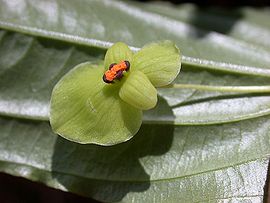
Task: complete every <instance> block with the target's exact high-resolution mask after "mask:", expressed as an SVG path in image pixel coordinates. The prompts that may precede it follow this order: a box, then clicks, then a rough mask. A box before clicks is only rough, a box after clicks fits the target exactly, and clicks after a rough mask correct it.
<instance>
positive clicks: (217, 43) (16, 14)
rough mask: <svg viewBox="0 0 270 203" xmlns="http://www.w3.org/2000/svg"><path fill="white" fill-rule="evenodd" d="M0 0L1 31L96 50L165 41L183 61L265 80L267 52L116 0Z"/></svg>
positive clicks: (267, 61) (267, 65)
mask: <svg viewBox="0 0 270 203" xmlns="http://www.w3.org/2000/svg"><path fill="white" fill-rule="evenodd" d="M1 1H2V3H1V8H0V27H2V28H5V29H9V30H14V31H19V32H24V33H27V34H31V35H37V36H44V37H49V38H54V39H60V40H64V41H69V42H74V43H78V44H86V45H91V46H99V47H108V45H109V44H110V42H117V41H123V42H126V43H127V44H129V45H132V46H135V47H136V46H137V47H142V46H143V45H144V44H146V43H149V42H150V41H156V40H163V39H164V38H165V39H170V40H172V41H175V42H176V43H177V44H178V45H179V47H180V48H181V50H182V53H183V55H187V56H188V57H183V62H184V63H187V64H199V66H203V67H208V68H215V69H224V68H225V69H227V70H230V71H233V72H245V73H250V74H257V75H266V76H269V77H270V70H267V69H266V68H269V62H270V53H269V52H268V51H265V50H262V49H260V47H256V46H253V45H250V44H248V43H245V42H243V41H241V40H237V39H234V38H230V37H228V36H225V35H222V34H218V33H216V32H209V33H208V34H207V36H205V37H204V38H199V37H198V35H200V33H202V31H201V30H200V29H198V28H196V27H193V26H191V25H189V24H186V23H183V22H180V21H177V20H174V19H170V18H167V17H163V16H161V15H158V14H155V13H151V12H147V11H145V10H143V9H141V8H138V7H135V6H131V5H129V4H127V3H123V2H120V1H109V0H92V1H88V0H80V1H79V3H78V2H77V1H76V2H75V1H71V0H68V1H67V0H65V1H64V0H61V1H47V0H42V1H39V3H36V1H33V0H20V1H16V2H14V1H8V0H1ZM22 16H23V17H22ZM142 36H143V37H142ZM190 57H195V58H190ZM197 58H201V59H202V60H201V59H197ZM220 62H222V63H220ZM224 62H226V63H224ZM232 64H239V65H241V66H238V65H232ZM246 66H248V67H246ZM250 66H251V67H250ZM255 67H260V68H255Z"/></svg>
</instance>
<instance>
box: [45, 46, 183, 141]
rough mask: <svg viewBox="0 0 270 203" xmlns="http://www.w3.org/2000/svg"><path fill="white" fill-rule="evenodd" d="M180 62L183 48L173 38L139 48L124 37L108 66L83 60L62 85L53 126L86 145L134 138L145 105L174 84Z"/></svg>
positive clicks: (56, 98) (52, 116)
mask: <svg viewBox="0 0 270 203" xmlns="http://www.w3.org/2000/svg"><path fill="white" fill-rule="evenodd" d="M111 64H113V65H111ZM180 66H181V58H180V53H179V50H178V48H177V47H176V46H175V44H173V43H172V42H170V41H164V42H161V43H152V44H149V45H146V46H145V47H143V48H142V49H141V50H140V51H138V52H136V53H133V52H132V51H131V50H130V49H129V47H128V46H127V45H126V44H124V43H122V42H118V43H116V44H114V45H113V46H112V47H111V48H109V49H108V51H107V53H106V55H105V60H104V65H93V64H91V63H88V62H87V63H82V64H79V65H77V66H76V67H75V68H74V69H72V70H71V71H70V72H68V73H67V74H66V75H65V76H64V77H63V78H62V79H61V80H60V81H59V82H58V83H57V84H56V86H55V87H54V89H53V92H52V98H51V109H50V123H51V126H52V129H53V131H54V132H55V133H57V134H59V135H61V136H63V137H64V138H66V139H68V140H71V141H74V142H78V143H83V144H86V143H95V144H99V145H114V144H117V143H121V142H125V141H127V140H129V139H130V138H132V137H133V136H134V135H135V134H136V133H137V132H138V130H139V128H140V126H141V123H142V110H147V109H151V108H153V107H155V105H156V103H157V90H156V88H155V87H160V86H164V85H168V84H169V83H171V82H172V81H173V80H174V79H175V77H176V76H177V75H178V73H179V71H180ZM109 67H111V70H110V71H109ZM112 67H113V68H112ZM121 67H123V68H124V69H121V70H120V71H118V72H116V69H117V68H121ZM109 80H110V81H109ZM104 81H105V82H104Z"/></svg>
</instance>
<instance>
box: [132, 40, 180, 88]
mask: <svg viewBox="0 0 270 203" xmlns="http://www.w3.org/2000/svg"><path fill="white" fill-rule="evenodd" d="M131 65H132V66H133V67H134V68H135V69H136V70H140V71H142V72H143V73H144V74H145V75H146V76H147V77H148V78H149V80H150V81H151V82H152V84H153V85H154V86H155V87H160V86H165V85H167V84H170V83H171V82H172V81H173V80H174V79H175V78H176V76H177V75H178V74H179V72H180V68H181V56H180V51H179V49H178V48H177V47H176V45H175V44H174V43H173V42H171V41H164V42H160V43H152V44H149V45H146V46H144V47H143V48H142V49H141V50H140V51H138V52H137V53H136V54H134V57H133V59H132V63H131Z"/></svg>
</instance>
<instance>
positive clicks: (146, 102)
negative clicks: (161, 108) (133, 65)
mask: <svg viewBox="0 0 270 203" xmlns="http://www.w3.org/2000/svg"><path fill="white" fill-rule="evenodd" d="M119 96H120V97H121V99H123V100H124V101H125V102H127V103H129V104H131V105H132V106H134V107H136V108H138V109H142V110H148V109H151V108H154V107H155V105H156V103H157V90H156V88H155V87H154V86H153V85H152V83H151V82H150V81H149V79H148V78H147V76H146V75H145V74H144V73H142V72H141V71H133V72H131V73H129V76H128V78H127V79H126V81H125V82H124V83H123V85H122V87H121V89H120V91H119Z"/></svg>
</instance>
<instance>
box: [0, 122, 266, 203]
mask: <svg viewBox="0 0 270 203" xmlns="http://www.w3.org/2000/svg"><path fill="white" fill-rule="evenodd" d="M0 125H1V126H2V127H1V133H0V138H1V143H0V151H1V153H0V169H1V170H2V171H5V172H7V173H11V174H14V175H20V176H23V177H26V178H29V179H31V180H38V181H42V182H45V183H46V184H48V185H49V186H51V187H55V188H60V189H62V190H67V191H72V192H76V193H79V194H81V195H86V196H91V197H93V198H95V199H98V200H101V201H122V202H142V201H145V202H152V201H153V199H155V201H156V202H206V201H207V202H209V201H210V202H219V201H223V200H228V201H229V200H230V201H238V200H241V199H242V198H243V197H244V199H246V200H249V201H250V202H261V201H262V196H263V187H264V182H265V178H266V171H267V165H268V157H269V154H270V143H269V136H270V133H269V132H270V122H269V117H262V118H258V119H253V120H248V121H242V122H238V123H234V124H224V125H212V126H197V127H194V126H192V127H184V126H183V127H180V126H178V127H176V126H172V125H161V126H160V125H143V126H142V128H141V130H140V131H139V133H138V134H137V135H136V136H135V138H134V139H132V140H130V141H128V142H126V143H124V144H120V145H116V146H112V147H101V146H96V145H80V144H76V143H72V142H69V141H67V140H64V139H63V138H60V137H57V136H56V135H54V134H53V133H52V132H51V130H50V126H49V124H48V123H46V122H31V121H21V120H14V119H7V118H3V117H2V118H1V120H0Z"/></svg>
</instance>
